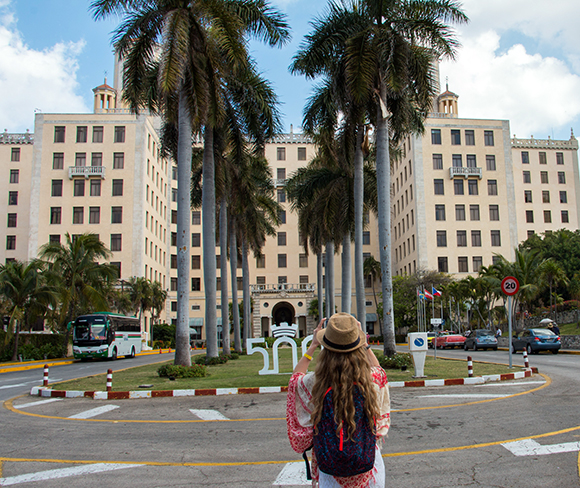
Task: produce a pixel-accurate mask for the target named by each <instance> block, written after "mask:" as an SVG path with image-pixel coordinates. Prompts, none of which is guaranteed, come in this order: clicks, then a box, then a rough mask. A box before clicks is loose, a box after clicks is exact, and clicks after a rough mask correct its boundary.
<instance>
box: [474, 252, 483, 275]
mask: <svg viewBox="0 0 580 488" xmlns="http://www.w3.org/2000/svg"><path fill="white" fill-rule="evenodd" d="M482 266H483V258H482V257H481V256H473V272H474V273H479V270H480V269H481V267H482Z"/></svg>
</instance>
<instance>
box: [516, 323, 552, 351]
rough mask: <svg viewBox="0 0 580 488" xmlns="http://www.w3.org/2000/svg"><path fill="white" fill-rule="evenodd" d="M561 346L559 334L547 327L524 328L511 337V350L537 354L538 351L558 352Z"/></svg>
mask: <svg viewBox="0 0 580 488" xmlns="http://www.w3.org/2000/svg"><path fill="white" fill-rule="evenodd" d="M560 347H562V343H561V342H560V336H558V335H556V334H554V333H553V332H552V331H551V330H549V329H526V330H524V331H522V332H520V333H519V334H518V335H517V336H516V337H514V338H513V339H512V351H513V352H516V351H523V350H524V349H525V350H526V351H528V354H531V353H535V354H538V353H539V352H540V351H552V353H553V354H558V351H559V350H560Z"/></svg>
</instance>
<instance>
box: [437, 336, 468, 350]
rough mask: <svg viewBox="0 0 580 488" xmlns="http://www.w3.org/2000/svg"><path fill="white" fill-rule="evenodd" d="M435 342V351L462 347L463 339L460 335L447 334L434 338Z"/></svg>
mask: <svg viewBox="0 0 580 488" xmlns="http://www.w3.org/2000/svg"><path fill="white" fill-rule="evenodd" d="M435 340H436V341H437V349H445V348H447V347H449V348H452V347H463V344H464V343H465V337H464V336H462V335H461V334H449V335H443V336H439V337H437V338H435Z"/></svg>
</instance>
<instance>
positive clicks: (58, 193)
mask: <svg viewBox="0 0 580 488" xmlns="http://www.w3.org/2000/svg"><path fill="white" fill-rule="evenodd" d="M51 196H53V197H62V180H52V190H51Z"/></svg>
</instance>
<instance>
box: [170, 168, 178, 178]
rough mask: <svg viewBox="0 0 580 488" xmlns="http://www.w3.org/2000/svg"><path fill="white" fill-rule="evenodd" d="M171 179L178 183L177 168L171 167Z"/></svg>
mask: <svg viewBox="0 0 580 488" xmlns="http://www.w3.org/2000/svg"><path fill="white" fill-rule="evenodd" d="M171 179H172V180H173V181H177V168H176V167H175V166H172V167H171Z"/></svg>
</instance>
